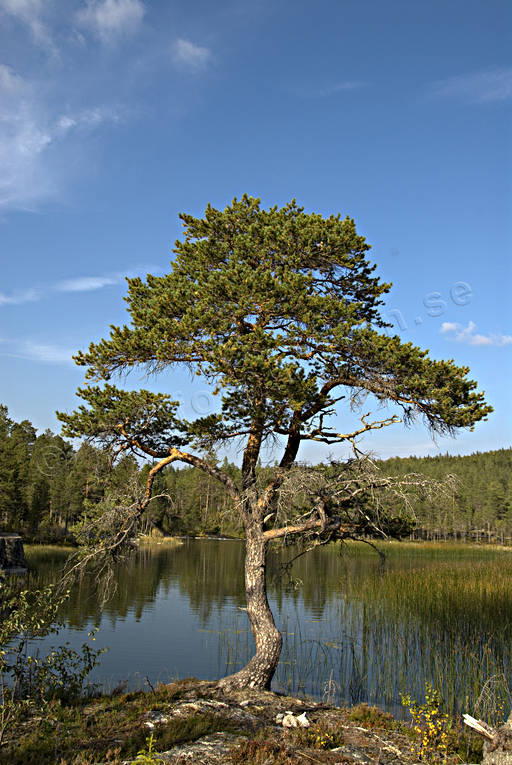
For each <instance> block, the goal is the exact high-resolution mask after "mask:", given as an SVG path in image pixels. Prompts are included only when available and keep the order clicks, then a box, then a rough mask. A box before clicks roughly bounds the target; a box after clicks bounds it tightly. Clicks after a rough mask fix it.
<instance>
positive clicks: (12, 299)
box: [0, 288, 41, 306]
mask: <svg viewBox="0 0 512 765" xmlns="http://www.w3.org/2000/svg"><path fill="white" fill-rule="evenodd" d="M40 297H41V293H40V291H39V290H38V289H35V288H32V289H27V290H19V291H18V292H13V294H12V295H4V294H3V293H1V292H0V306H2V305H21V304H23V303H33V302H34V301H36V300H39V298H40Z"/></svg>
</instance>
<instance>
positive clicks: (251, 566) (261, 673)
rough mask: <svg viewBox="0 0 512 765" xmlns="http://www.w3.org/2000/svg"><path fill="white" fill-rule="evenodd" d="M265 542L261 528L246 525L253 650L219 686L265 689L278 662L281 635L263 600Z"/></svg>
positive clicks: (247, 576) (246, 576) (248, 609)
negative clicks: (244, 661) (237, 668)
mask: <svg viewBox="0 0 512 765" xmlns="http://www.w3.org/2000/svg"><path fill="white" fill-rule="evenodd" d="M266 544H267V541H266V539H265V537H264V536H263V531H262V529H260V528H257V527H254V526H252V527H250V528H247V533H246V540H245V593H246V602H247V615H248V617H249V621H250V623H251V631H252V634H253V637H254V642H255V644H256V653H255V654H254V656H253V657H252V659H251V660H250V661H249V663H248V664H246V665H245V667H243V668H242V669H241V670H240V671H239V672H236V673H235V674H233V675H229V676H228V677H224V678H223V679H222V680H220V682H219V687H221V688H224V689H228V690H237V689H241V688H261V689H268V688H270V683H271V680H272V678H273V676H274V673H275V671H276V668H277V664H278V662H279V656H280V655H281V647H282V644H283V638H282V637H281V633H280V632H279V630H278V629H277V627H276V625H275V623H274V617H273V615H272V611H271V610H270V606H269V604H268V600H267V585H266V552H267V551H266Z"/></svg>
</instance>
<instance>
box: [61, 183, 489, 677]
mask: <svg viewBox="0 0 512 765" xmlns="http://www.w3.org/2000/svg"><path fill="white" fill-rule="evenodd" d="M181 219H182V222H183V225H184V237H183V240H182V241H177V242H176V247H175V253H176V259H175V261H174V262H173V263H172V267H171V271H170V273H169V274H168V275H166V276H159V277H157V276H151V275H148V277H147V279H146V280H145V281H143V280H142V279H140V278H132V279H128V296H127V303H128V310H129V313H130V317H131V323H130V324H129V325H127V326H123V327H112V330H111V333H110V337H109V338H108V339H104V340H102V341H100V342H99V343H93V344H91V345H90V347H89V350H88V351H86V352H80V353H78V355H77V356H76V361H77V363H78V364H79V365H81V366H84V367H86V368H87V374H86V380H87V385H86V386H85V387H84V388H82V389H80V390H79V393H78V394H79V396H80V397H81V398H82V399H83V401H84V402H85V403H84V404H82V405H81V406H80V407H79V408H78V409H77V411H76V412H74V413H73V414H69V415H68V414H60V415H59V417H60V419H61V421H62V422H63V424H64V434H65V435H68V436H72V437H76V436H84V435H85V436H87V437H89V438H92V439H96V440H97V441H99V442H100V443H102V444H104V445H105V446H108V447H109V448H111V449H117V450H118V451H119V453H124V452H126V451H131V452H133V453H136V454H139V455H142V456H146V457H148V458H150V459H151V460H154V463H153V465H152V467H151V469H150V470H149V472H148V476H147V483H146V494H145V498H144V500H143V501H141V503H140V506H139V513H142V512H144V510H145V509H146V507H147V505H148V502H149V499H150V495H151V491H152V483H153V481H154V479H155V476H156V475H157V474H158V473H159V472H160V471H161V470H163V469H164V468H165V467H166V466H168V465H170V464H172V463H174V462H179V461H181V462H183V463H185V464H188V465H190V466H193V467H195V468H198V469H199V470H201V471H203V472H204V473H205V474H207V475H210V476H211V477H212V479H216V480H217V481H218V482H219V483H220V484H221V485H222V486H223V487H224V490H225V491H226V492H227V494H228V495H229V496H230V498H231V500H232V502H233V503H234V505H235V506H236V507H237V508H238V512H239V514H240V517H241V520H242V522H243V526H244V531H245V539H246V558H245V586H246V595H247V612H248V617H249V620H250V624H251V629H252V632H253V636H254V640H255V645H256V652H255V655H254V657H253V658H252V659H251V660H250V661H249V663H248V664H247V666H246V667H244V668H243V669H242V670H240V671H239V672H237V673H236V674H235V675H232V676H230V677H229V678H225V679H224V680H223V681H222V683H223V684H224V685H225V686H227V687H246V686H253V687H254V686H255V687H267V686H268V685H269V683H270V680H271V678H272V676H273V674H274V671H275V668H276V666H277V662H278V660H279V655H280V652H281V645H282V638H281V634H280V633H279V631H278V629H277V628H276V626H275V623H274V619H273V616H272V613H271V611H270V608H269V605H268V601H267V594H266V582H265V566H266V550H267V546H268V543H269V542H270V540H273V539H278V538H283V537H288V538H289V537H293V536H300V535H301V534H306V533H312V532H314V533H316V534H318V535H324V536H327V537H328V538H332V537H334V536H336V535H338V536H340V537H342V538H346V537H347V536H349V535H351V534H358V533H365V532H367V531H369V530H371V529H376V528H377V527H381V526H382V524H383V523H384V519H383V518H381V517H380V516H378V515H374V516H368V513H367V511H366V509H365V510H364V511H362V510H361V507H363V503H362V497H363V496H364V494H365V491H366V493H367V494H368V493H369V486H370V484H369V483H368V480H367V477H366V474H364V473H363V472H362V471H361V469H360V466H359V465H356V466H355V467H354V466H348V467H347V471H348V472H347V471H345V472H343V469H341V472H342V473H343V476H344V478H343V482H342V483H340V479H339V478H336V475H335V471H333V472H332V475H331V476H330V479H331V483H330V484H329V485H326V484H325V483H324V484H322V483H321V480H320V478H321V473H320V471H315V470H312V471H307V470H302V471H298V472H294V471H295V470H296V460H297V455H298V452H299V448H300V445H301V444H302V443H303V442H304V441H308V440H313V441H316V442H321V443H324V444H330V445H334V444H340V443H342V442H344V441H350V440H353V439H355V438H356V437H357V436H358V435H362V434H363V433H367V432H369V431H372V430H374V429H379V428H383V427H387V426H390V425H392V424H395V423H397V422H399V421H400V417H399V416H398V414H396V413H394V414H390V415H388V416H382V415H380V416H377V417H374V418H372V417H371V416H370V414H365V415H363V416H362V418H361V423H360V425H358V426H356V427H353V428H348V429H347V432H344V433H343V432H339V430H338V429H337V428H335V427H334V426H333V425H332V419H331V415H332V414H333V413H334V412H335V411H336V410H340V409H342V407H343V405H348V409H349V410H350V407H351V406H357V404H358V402H360V401H362V400H364V398H365V397H368V396H370V397H371V400H372V401H374V402H375V404H376V405H377V407H378V405H379V404H384V403H388V402H391V403H392V404H394V405H395V406H396V409H397V411H401V419H402V420H403V421H405V422H410V421H412V420H413V419H415V418H420V419H423V420H424V422H425V423H426V425H427V426H428V427H429V428H430V429H431V430H432V431H434V432H436V433H455V432H456V431H457V429H458V428H466V427H468V428H471V427H473V425H474V424H475V423H476V422H478V421H479V420H481V419H483V418H485V416H486V415H487V414H488V413H489V412H490V411H491V407H489V406H487V405H486V403H485V401H484V398H483V394H482V393H478V392H476V390H475V389H476V383H475V382H473V381H471V380H468V379H467V373H468V369H467V368H466V367H457V366H456V365H455V364H454V363H453V362H451V361H434V360H431V359H430V358H429V357H428V355H427V352H426V351H423V350H421V349H419V348H417V347H414V346H413V345H412V344H411V343H403V342H402V341H401V339H400V338H399V337H397V336H394V337H389V336H388V335H387V334H386V333H385V331H384V330H385V329H386V326H387V325H386V324H385V322H384V320H383V319H382V317H381V315H380V312H379V306H380V305H381V304H382V296H383V295H384V294H385V293H386V292H387V291H388V290H389V287H390V285H388V284H383V283H381V282H380V281H379V279H378V278H377V277H376V276H375V275H374V269H375V266H373V265H372V264H371V263H370V262H369V261H368V259H367V252H368V250H369V245H368V244H367V243H366V242H365V240H364V238H363V237H362V236H360V235H358V234H357V232H356V227H355V223H354V221H353V220H352V219H351V218H348V217H347V218H344V219H342V218H341V217H340V216H339V215H338V216H331V217H329V218H323V217H322V216H320V215H317V214H307V213H305V212H304V210H303V209H302V208H300V207H298V206H297V205H296V203H295V201H292V202H291V203H289V204H287V205H286V206H285V207H283V208H281V209H278V208H277V207H273V208H271V209H270V210H264V209H262V208H261V206H260V202H259V200H258V199H253V198H250V197H248V196H243V197H242V199H241V200H236V199H235V200H234V201H233V203H232V204H231V205H230V206H228V207H226V209H225V210H223V211H220V210H216V209H214V208H213V207H211V206H208V207H207V209H206V212H205V215H204V217H203V218H195V217H193V216H191V215H185V214H184V215H181ZM178 364H181V365H185V366H187V367H189V368H191V369H193V370H195V372H196V373H197V374H198V375H201V376H203V377H204V378H205V380H206V381H208V382H209V383H211V384H212V385H213V386H214V387H215V390H216V392H217V394H218V395H219V396H220V399H221V403H220V412H219V413H218V414H210V415H208V416H205V417H200V418H198V419H196V420H194V421H192V422H190V421H185V420H183V419H180V418H179V417H178V414H177V410H178V404H179V402H177V401H173V400H172V399H171V397H169V396H167V395H163V394H155V393H152V392H149V391H147V390H140V391H138V392H134V391H126V390H123V389H121V388H119V387H116V386H115V385H114V384H113V383H112V378H113V377H115V376H116V375H122V374H124V373H126V372H128V371H129V370H131V369H133V368H137V369H140V368H141V367H145V369H146V370H147V372H148V373H150V372H151V373H153V372H154V373H164V372H167V373H168V372H170V371H171V370H172V368H173V367H174V366H176V365H178ZM366 406H367V408H368V402H367V404H366ZM241 439H243V441H244V447H243V454H242V467H241V478H240V481H237V480H235V479H234V478H233V477H232V476H231V475H230V474H228V473H227V472H226V471H225V470H224V469H223V468H222V467H219V466H218V465H217V464H212V462H211V461H209V460H208V459H207V458H206V456H205V455H206V454H207V453H208V450H211V449H212V448H214V447H215V446H217V447H219V446H222V445H226V444H229V443H231V442H233V441H235V442H239V441H240V440H241ZM275 439H278V440H280V441H281V442H282V443H283V449H282V454H281V456H280V459H279V461H278V464H277V466H276V467H275V468H274V469H273V470H269V471H265V473H264V476H263V478H264V479H265V480H259V478H258V471H257V465H258V459H259V457H260V454H261V450H262V447H263V446H264V444H265V443H266V442H268V441H269V440H274V442H275ZM349 468H350V470H349ZM350 471H352V472H350ZM338 472H339V471H338ZM290 476H291V479H290ZM298 481H300V482H301V486H302V493H303V497H304V498H307V502H308V507H307V508H306V511H305V510H304V505H303V503H302V502H301V503H298V504H297V503H293V502H288V501H286V502H285V501H284V499H286V498H287V497H288V496H289V493H290V492H293V489H294V486H296V484H297V482H298ZM365 481H366V483H365ZM370 483H371V487H370V488H379V487H383V486H384V483H383V482H382V481H381V479H378V478H375V479H372V481H370ZM329 486H330V487H331V488H329ZM333 486H337V487H338V488H337V489H336V490H335V489H333V488H332V487H333ZM283 498H284V499H283ZM281 500H283V501H281ZM283 507H286V509H287V510H286V513H283V511H282V508H283ZM364 508H366V505H364ZM290 513H291V515H290Z"/></svg>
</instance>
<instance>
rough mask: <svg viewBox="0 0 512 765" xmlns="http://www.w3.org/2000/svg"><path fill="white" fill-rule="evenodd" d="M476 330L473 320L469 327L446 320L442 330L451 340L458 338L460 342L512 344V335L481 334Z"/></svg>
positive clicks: (497, 344)
mask: <svg viewBox="0 0 512 765" xmlns="http://www.w3.org/2000/svg"><path fill="white" fill-rule="evenodd" d="M475 330H476V324H475V323H474V322H473V321H470V322H469V323H468V326H467V327H463V326H462V324H457V323H455V322H451V321H445V322H443V324H442V325H441V332H442V333H443V334H445V335H449V336H450V339H451V340H456V341H457V342H458V343H467V344H468V345H496V346H502V345H510V344H511V343H512V335H500V334H496V333H491V334H489V335H481V334H479V333H477V332H476V331H475Z"/></svg>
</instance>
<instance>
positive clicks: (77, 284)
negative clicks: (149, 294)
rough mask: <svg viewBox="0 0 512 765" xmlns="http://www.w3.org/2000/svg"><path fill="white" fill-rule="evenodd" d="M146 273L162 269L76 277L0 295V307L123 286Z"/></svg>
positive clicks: (144, 268) (147, 268) (148, 268)
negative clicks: (52, 295)
mask: <svg viewBox="0 0 512 765" xmlns="http://www.w3.org/2000/svg"><path fill="white" fill-rule="evenodd" d="M148 273H152V274H160V273H162V269H161V268H160V267H159V266H155V265H151V264H147V265H146V266H139V267H137V268H133V269H130V270H128V271H127V272H124V273H115V274H107V275H104V276H78V277H75V278H73V279H63V280H62V281H59V282H57V283H56V284H50V285H46V286H44V285H43V286H38V287H31V288H28V289H24V290H15V291H14V292H12V293H11V294H10V295H6V294H5V293H0V306H2V305H22V304H23V303H33V302H35V301H37V300H42V299H43V298H45V297H48V296H49V295H51V294H53V293H55V292H92V291H94V290H100V289H103V288H104V287H112V286H115V285H116V284H123V283H124V281H125V278H126V277H128V278H133V277H135V276H142V277H143V276H145V275H146V274H148Z"/></svg>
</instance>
